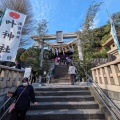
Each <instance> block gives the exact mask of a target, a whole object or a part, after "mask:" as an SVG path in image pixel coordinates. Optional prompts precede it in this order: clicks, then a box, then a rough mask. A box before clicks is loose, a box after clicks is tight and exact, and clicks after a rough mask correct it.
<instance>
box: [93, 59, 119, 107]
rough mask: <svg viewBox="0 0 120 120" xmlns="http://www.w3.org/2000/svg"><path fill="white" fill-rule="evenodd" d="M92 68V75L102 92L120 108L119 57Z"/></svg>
mask: <svg viewBox="0 0 120 120" xmlns="http://www.w3.org/2000/svg"><path fill="white" fill-rule="evenodd" d="M91 70H92V77H93V79H94V80H95V81H96V83H97V84H98V85H99V86H100V87H101V88H102V89H103V90H104V92H105V93H106V94H107V95H108V96H109V98H111V99H112V100H113V102H114V103H115V104H116V105H117V106H118V107H119V108H120V59H117V60H115V61H113V62H109V63H106V64H103V65H100V66H97V67H94V68H92V69H91Z"/></svg>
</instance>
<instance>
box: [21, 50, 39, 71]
mask: <svg viewBox="0 0 120 120" xmlns="http://www.w3.org/2000/svg"><path fill="white" fill-rule="evenodd" d="M39 51H40V49H38V48H37V49H36V48H29V49H27V50H26V51H25V52H24V53H23V54H22V55H21V56H20V60H21V61H22V62H26V63H27V64H28V65H29V66H31V67H32V68H33V69H34V70H36V71H37V70H38V69H39V62H40V61H39V57H38V56H39Z"/></svg>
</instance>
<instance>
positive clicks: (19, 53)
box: [16, 48, 26, 61]
mask: <svg viewBox="0 0 120 120" xmlns="http://www.w3.org/2000/svg"><path fill="white" fill-rule="evenodd" d="M25 51H26V49H24V48H20V49H18V51H17V55H16V60H18V61H20V56H21V55H22V54H23V53H24V52H25Z"/></svg>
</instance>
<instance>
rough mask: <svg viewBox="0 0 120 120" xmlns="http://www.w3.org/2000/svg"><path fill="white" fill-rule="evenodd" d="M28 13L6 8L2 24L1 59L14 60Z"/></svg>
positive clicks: (0, 28)
mask: <svg viewBox="0 0 120 120" xmlns="http://www.w3.org/2000/svg"><path fill="white" fill-rule="evenodd" d="M25 18H26V15H24V14H21V13H18V12H16V11H13V10H9V9H6V11H5V14H4V16H3V18H2V22H1V26H0V61H11V62H14V61H15V58H16V54H17V50H18V46H19V44H20V39H21V33H22V28H23V25H24V22H25Z"/></svg>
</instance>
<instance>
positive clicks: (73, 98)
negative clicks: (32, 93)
mask: <svg viewBox="0 0 120 120" xmlns="http://www.w3.org/2000/svg"><path fill="white" fill-rule="evenodd" d="M36 100H37V101H39V102H50V101H52V102H61V101H62V102H71V101H72V102H74V101H76V102H80V101H93V100H94V97H93V96H91V95H79V96H72V95H71V96H36Z"/></svg>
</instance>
